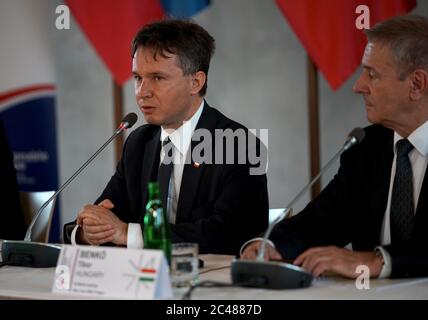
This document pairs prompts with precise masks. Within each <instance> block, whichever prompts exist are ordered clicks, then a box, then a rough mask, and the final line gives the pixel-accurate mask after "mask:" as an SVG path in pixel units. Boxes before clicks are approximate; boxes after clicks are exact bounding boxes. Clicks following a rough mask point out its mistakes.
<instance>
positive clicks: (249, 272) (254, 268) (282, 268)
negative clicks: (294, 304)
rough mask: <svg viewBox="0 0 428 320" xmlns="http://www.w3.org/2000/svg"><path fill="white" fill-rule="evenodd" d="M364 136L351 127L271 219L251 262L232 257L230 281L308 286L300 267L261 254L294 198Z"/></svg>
mask: <svg viewBox="0 0 428 320" xmlns="http://www.w3.org/2000/svg"><path fill="white" fill-rule="evenodd" d="M364 137H365V132H364V129H361V128H355V129H353V130H352V131H351V132H350V133H349V135H348V138H347V139H346V141H345V143H344V145H343V146H342V147H341V148H340V149H339V151H338V152H337V153H336V154H335V155H334V156H333V158H331V159H330V161H329V162H327V164H326V165H325V166H324V167H323V168H322V169H321V170H320V172H319V173H318V174H317V175H316V176H315V177H314V178H313V179H312V180H311V181H310V182H309V183H308V184H307V185H306V186H305V187H303V189H302V190H301V191H300V192H299V193H298V194H297V195H296V196H295V197H294V198H293V199H292V200H291V201H290V203H289V204H288V205H287V206H286V207H285V209H284V210H283V211H282V212H281V214H280V215H279V216H278V217H276V219H275V220H274V221H272V222H271V223H270V224H269V226H268V228H267V230H266V232H265V234H264V236H263V240H262V243H261V245H260V249H259V253H258V255H257V259H256V260H255V261H252V260H239V259H234V260H233V261H232V266H231V274H232V283H233V284H234V285H240V286H246V287H257V288H268V289H294V288H306V287H309V286H310V285H311V282H312V279H313V277H312V275H311V274H310V273H308V272H306V271H305V270H304V269H303V268H300V267H298V266H295V265H293V264H289V263H284V262H278V261H264V253H265V249H266V244H267V240H268V239H269V236H270V234H271V232H272V230H273V228H274V227H275V225H276V224H277V223H279V222H280V221H282V220H283V219H286V218H288V216H289V215H290V214H291V213H292V210H293V209H292V208H293V206H294V205H295V204H296V202H297V201H299V200H300V198H301V197H302V196H303V195H304V194H305V192H306V191H308V189H309V188H311V187H312V185H313V184H314V183H315V182H316V181H318V180H319V178H320V177H321V176H322V175H323V174H324V172H325V171H326V170H327V169H328V168H330V167H331V165H332V164H333V163H334V162H335V161H336V160H337V158H339V157H340V156H341V155H342V153H343V152H345V151H347V150H348V149H349V148H351V147H352V146H354V145H356V144H358V143H360V142H361V141H362V140H363V139H364Z"/></svg>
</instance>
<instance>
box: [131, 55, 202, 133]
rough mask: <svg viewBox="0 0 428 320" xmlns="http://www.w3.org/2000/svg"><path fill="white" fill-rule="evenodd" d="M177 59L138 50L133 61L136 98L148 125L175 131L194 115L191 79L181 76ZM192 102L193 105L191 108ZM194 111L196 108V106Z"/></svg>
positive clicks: (190, 77)
mask: <svg viewBox="0 0 428 320" xmlns="http://www.w3.org/2000/svg"><path fill="white" fill-rule="evenodd" d="M177 59H178V57H177V56H176V55H173V54H167V58H164V57H162V56H161V55H160V54H158V55H157V56H156V60H155V59H154V57H153V51H152V50H151V49H148V48H143V47H139V48H138V49H137V51H136V52H135V55H134V58H133V60H132V73H133V74H134V88H135V97H136V100H137V104H138V106H139V107H140V110H141V111H142V112H143V114H144V118H145V119H146V121H147V122H148V123H150V124H156V125H161V126H163V127H164V128H173V129H176V128H178V127H179V126H181V125H182V123H183V121H184V120H187V119H189V118H190V117H191V116H192V115H193V113H194V112H195V110H194V109H195V106H194V101H193V100H194V98H192V96H195V94H194V92H192V76H191V75H189V76H184V75H183V71H182V69H181V68H180V67H179V66H178V60H177ZM192 102H193V106H192ZM196 108H197V107H196Z"/></svg>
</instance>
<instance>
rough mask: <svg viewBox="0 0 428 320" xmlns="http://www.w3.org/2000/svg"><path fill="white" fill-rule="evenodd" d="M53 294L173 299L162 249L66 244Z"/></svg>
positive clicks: (56, 271) (62, 251) (56, 272)
mask: <svg viewBox="0 0 428 320" xmlns="http://www.w3.org/2000/svg"><path fill="white" fill-rule="evenodd" d="M52 291H53V292H55V293H65V294H72V295H85V296H92V297H99V298H102V297H105V298H122V299H160V298H170V297H172V295H173V294H172V289H171V283H170V279H169V274H168V265H167V262H166V259H165V256H164V254H163V251H161V250H148V249H144V250H137V249H126V248H115V247H93V246H71V245H64V246H63V247H62V249H61V253H60V256H59V259H58V264H57V267H56V270H55V277H54V283H53V285H52Z"/></svg>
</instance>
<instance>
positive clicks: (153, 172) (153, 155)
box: [140, 128, 160, 221]
mask: <svg viewBox="0 0 428 320" xmlns="http://www.w3.org/2000/svg"><path fill="white" fill-rule="evenodd" d="M145 149H146V150H145V151H144V156H143V159H142V161H143V170H142V173H141V192H142V195H141V209H142V210H141V213H140V221H142V219H143V217H144V213H145V208H146V204H147V197H148V195H147V185H148V183H149V182H150V181H156V177H157V169H158V168H157V167H158V166H159V161H160V160H159V159H160V128H159V129H157V131H156V132H155V133H154V134H153V138H152V139H151V140H150V141H148V142H147V144H146V148H145Z"/></svg>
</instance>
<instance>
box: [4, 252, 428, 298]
mask: <svg viewBox="0 0 428 320" xmlns="http://www.w3.org/2000/svg"><path fill="white" fill-rule="evenodd" d="M200 258H201V259H202V260H203V261H204V267H203V268H201V269H200V270H199V272H200V281H204V280H211V281H218V282H223V283H231V276H230V265H231V261H232V259H233V257H232V256H224V255H201V256H200ZM54 274H55V268H39V269H38V268H25V267H13V266H4V267H2V268H0V299H49V300H54V299H94V298H88V297H86V296H74V295H62V294H57V293H52V292H51V288H52V283H53V278H54ZM369 285H370V288H369V289H358V288H357V285H356V281H355V280H350V279H344V278H341V277H325V278H317V279H315V280H314V281H313V282H312V285H311V286H310V287H309V288H304V289H288V290H268V289H258V288H242V287H212V288H203V287H200V288H195V289H194V290H193V292H192V297H191V298H192V299H194V300H199V299H203V300H264V299H269V300H296V299H299V300H330V299H335V300H362V299H364V300H377V299H382V300H390V299H391V300H395V299H400V300H403V299H415V300H419V299H428V278H413V279H370V282H369ZM186 291H187V288H177V289H174V298H173V299H181V298H182V296H183V295H184V294H185V293H186ZM97 299H99V298H97Z"/></svg>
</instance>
